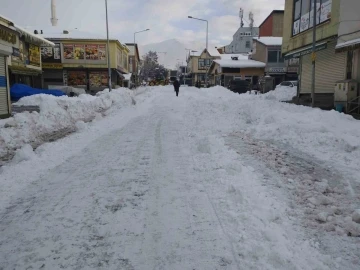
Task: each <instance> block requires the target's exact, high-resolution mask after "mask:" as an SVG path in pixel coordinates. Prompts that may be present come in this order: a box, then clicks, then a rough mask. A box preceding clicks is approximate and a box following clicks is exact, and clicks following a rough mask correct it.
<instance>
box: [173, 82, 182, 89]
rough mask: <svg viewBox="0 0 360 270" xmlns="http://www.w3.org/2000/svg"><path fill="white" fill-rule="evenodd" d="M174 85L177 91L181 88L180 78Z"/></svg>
mask: <svg viewBox="0 0 360 270" xmlns="http://www.w3.org/2000/svg"><path fill="white" fill-rule="evenodd" d="M173 85H174V89H175V91H176V90H177V91H179V88H180V83H179V81H178V80H175V81H174V83H173Z"/></svg>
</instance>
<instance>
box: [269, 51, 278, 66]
mask: <svg viewBox="0 0 360 270" xmlns="http://www.w3.org/2000/svg"><path fill="white" fill-rule="evenodd" d="M278 55H279V51H268V63H277V62H278Z"/></svg>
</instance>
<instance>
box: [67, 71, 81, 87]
mask: <svg viewBox="0 0 360 270" xmlns="http://www.w3.org/2000/svg"><path fill="white" fill-rule="evenodd" d="M67 82H68V85H71V86H77V85H86V72H85V71H68V73H67Z"/></svg>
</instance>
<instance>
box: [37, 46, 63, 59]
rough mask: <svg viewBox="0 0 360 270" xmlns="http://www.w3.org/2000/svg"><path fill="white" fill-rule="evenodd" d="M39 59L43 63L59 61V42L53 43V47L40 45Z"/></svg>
mask: <svg viewBox="0 0 360 270" xmlns="http://www.w3.org/2000/svg"><path fill="white" fill-rule="evenodd" d="M41 61H42V62H43V63H44V62H47V63H61V50H60V43H55V47H51V46H41Z"/></svg>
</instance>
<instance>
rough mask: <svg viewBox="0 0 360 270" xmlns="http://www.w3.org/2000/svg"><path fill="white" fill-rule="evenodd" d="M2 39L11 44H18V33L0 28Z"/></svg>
mask: <svg viewBox="0 0 360 270" xmlns="http://www.w3.org/2000/svg"><path fill="white" fill-rule="evenodd" d="M0 39H1V40H3V41H5V42H8V43H10V44H16V34H14V33H11V32H10V31H7V30H5V29H3V28H0Z"/></svg>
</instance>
